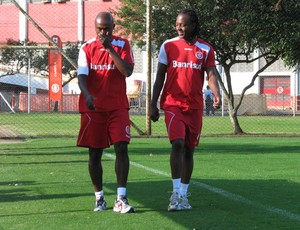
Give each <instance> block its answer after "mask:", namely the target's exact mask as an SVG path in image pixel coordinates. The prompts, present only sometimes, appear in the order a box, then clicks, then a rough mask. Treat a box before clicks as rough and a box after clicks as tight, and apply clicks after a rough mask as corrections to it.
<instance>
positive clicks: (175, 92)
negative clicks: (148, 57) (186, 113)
mask: <svg viewBox="0 0 300 230" xmlns="http://www.w3.org/2000/svg"><path fill="white" fill-rule="evenodd" d="M158 61H159V62H160V63H162V64H165V65H167V77H166V82H165V85H164V89H163V92H162V95H161V100H160V106H161V108H162V109H165V108H167V107H170V106H178V107H180V108H182V109H183V110H188V109H203V93H202V88H203V82H204V71H205V70H206V68H208V67H215V66H216V64H215V54H214V49H213V48H212V46H211V45H210V44H208V43H207V42H205V41H203V40H201V39H196V41H195V42H194V43H193V44H189V43H187V42H186V41H185V40H184V39H181V38H179V37H176V38H173V39H169V40H167V41H165V42H164V43H163V44H162V46H161V48H160V52H159V55H158Z"/></svg>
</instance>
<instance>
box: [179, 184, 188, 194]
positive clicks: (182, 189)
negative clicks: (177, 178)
mask: <svg viewBox="0 0 300 230" xmlns="http://www.w3.org/2000/svg"><path fill="white" fill-rule="evenodd" d="M188 188H189V184H183V183H180V195H181V196H186V194H187V191H188Z"/></svg>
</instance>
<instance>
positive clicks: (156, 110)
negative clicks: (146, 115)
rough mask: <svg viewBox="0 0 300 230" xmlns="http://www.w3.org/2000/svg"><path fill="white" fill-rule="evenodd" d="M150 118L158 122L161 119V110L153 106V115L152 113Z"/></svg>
mask: <svg viewBox="0 0 300 230" xmlns="http://www.w3.org/2000/svg"><path fill="white" fill-rule="evenodd" d="M150 118H151V120H152V121H153V122H156V121H158V119H159V111H158V108H157V107H152V108H151V115H150Z"/></svg>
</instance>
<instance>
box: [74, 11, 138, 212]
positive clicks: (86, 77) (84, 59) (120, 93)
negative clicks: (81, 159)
mask: <svg viewBox="0 0 300 230" xmlns="http://www.w3.org/2000/svg"><path fill="white" fill-rule="evenodd" d="M114 27H115V23H114V19H113V16H112V15H111V14H110V13H108V12H100V13H99V14H98V15H97V17H96V19H95V30H96V34H97V36H96V38H94V39H91V40H89V41H88V42H86V43H84V44H83V45H82V46H81V48H80V51H79V57H78V72H77V75H78V84H79V87H80V90H81V94H80V98H79V112H80V113H81V127H80V131H79V135H78V140H77V146H80V147H87V148H89V173H90V177H91V180H92V183H93V186H94V191H95V196H96V207H95V209H94V211H103V210H105V209H106V201H105V199H104V191H103V187H102V184H103V169H102V163H101V159H102V154H103V149H104V148H108V147H110V145H114V150H115V153H116V160H115V173H116V176H117V187H118V188H117V198H116V200H115V205H114V208H113V211H115V212H120V213H128V212H134V208H133V207H132V206H130V205H129V203H128V200H127V197H126V184H127V178H128V172H129V158H128V146H127V145H128V143H129V141H130V120H129V114H128V110H129V103H128V99H127V96H126V77H129V76H130V75H131V74H132V72H133V67H134V59H133V55H132V50H131V47H130V45H129V42H128V40H126V39H123V38H121V37H117V36H114V35H113V34H112V32H113V29H114Z"/></svg>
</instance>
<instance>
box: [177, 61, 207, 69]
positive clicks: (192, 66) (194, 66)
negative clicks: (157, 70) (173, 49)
mask: <svg viewBox="0 0 300 230" xmlns="http://www.w3.org/2000/svg"><path fill="white" fill-rule="evenodd" d="M172 64H173V67H174V68H185V69H189V68H190V69H201V67H202V63H200V64H197V63H194V62H192V61H190V62H179V61H175V60H173V61H172Z"/></svg>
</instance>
